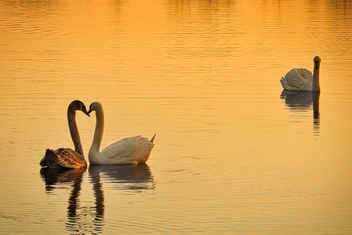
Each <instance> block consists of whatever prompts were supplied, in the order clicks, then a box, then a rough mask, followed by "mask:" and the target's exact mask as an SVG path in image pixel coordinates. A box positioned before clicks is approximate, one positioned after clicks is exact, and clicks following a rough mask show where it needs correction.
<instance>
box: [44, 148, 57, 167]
mask: <svg viewBox="0 0 352 235" xmlns="http://www.w3.org/2000/svg"><path fill="white" fill-rule="evenodd" d="M57 158H58V157H57V155H56V153H55V152H54V150H51V149H47V150H46V152H45V156H44V157H43V159H42V160H41V161H40V165H41V166H47V167H52V166H55V165H56V161H57Z"/></svg>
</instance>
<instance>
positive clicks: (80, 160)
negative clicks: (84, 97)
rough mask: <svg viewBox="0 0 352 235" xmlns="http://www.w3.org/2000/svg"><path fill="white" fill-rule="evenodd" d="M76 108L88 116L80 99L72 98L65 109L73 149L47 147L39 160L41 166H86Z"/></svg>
mask: <svg viewBox="0 0 352 235" xmlns="http://www.w3.org/2000/svg"><path fill="white" fill-rule="evenodd" d="M76 110H80V111H82V112H83V113H85V114H86V115H87V116H89V113H88V112H87V109H86V106H85V105H84V104H83V102H82V101H79V100H74V101H72V102H71V103H70V105H69V106H68V109H67V120H68V126H69V129H70V134H71V138H72V141H73V144H74V146H75V151H74V150H72V149H71V148H59V149H57V150H52V149H47V150H46V152H45V156H44V157H43V158H42V160H41V161H40V165H41V166H42V167H48V168H86V167H87V161H86V160H85V159H84V154H83V148H82V145H81V139H80V136H79V132H78V128H77V123H76Z"/></svg>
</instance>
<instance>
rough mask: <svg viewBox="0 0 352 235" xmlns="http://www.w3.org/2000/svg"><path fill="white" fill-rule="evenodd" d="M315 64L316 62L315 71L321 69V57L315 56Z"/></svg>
mask: <svg viewBox="0 0 352 235" xmlns="http://www.w3.org/2000/svg"><path fill="white" fill-rule="evenodd" d="M313 62H314V68H315V69H319V67H320V62H321V59H320V57H319V56H315V57H314V59H313Z"/></svg>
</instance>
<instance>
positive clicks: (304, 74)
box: [280, 56, 321, 91]
mask: <svg viewBox="0 0 352 235" xmlns="http://www.w3.org/2000/svg"><path fill="white" fill-rule="evenodd" d="M313 62H314V70H313V74H312V72H310V71H309V70H307V69H304V68H294V69H291V70H290V71H289V72H288V73H287V74H286V75H285V77H282V78H281V80H280V82H281V85H282V87H283V88H284V89H285V90H289V91H320V85H319V69H320V62H321V59H320V57H319V56H315V57H314V59H313Z"/></svg>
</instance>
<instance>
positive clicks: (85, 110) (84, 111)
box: [82, 109, 90, 117]
mask: <svg viewBox="0 0 352 235" xmlns="http://www.w3.org/2000/svg"><path fill="white" fill-rule="evenodd" d="M82 112H83V113H84V114H85V115H87V116H88V117H90V115H89V112H87V109H83V110H82Z"/></svg>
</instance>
